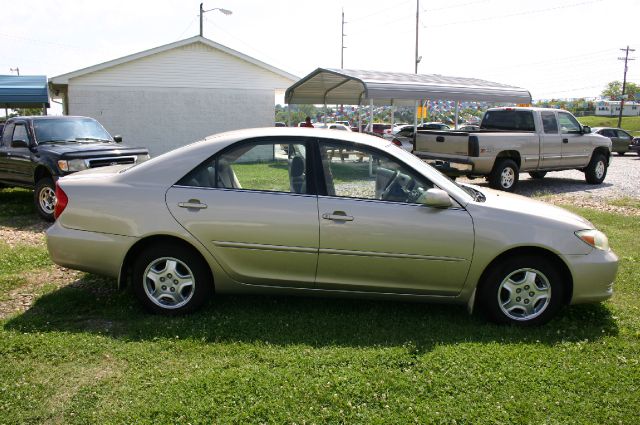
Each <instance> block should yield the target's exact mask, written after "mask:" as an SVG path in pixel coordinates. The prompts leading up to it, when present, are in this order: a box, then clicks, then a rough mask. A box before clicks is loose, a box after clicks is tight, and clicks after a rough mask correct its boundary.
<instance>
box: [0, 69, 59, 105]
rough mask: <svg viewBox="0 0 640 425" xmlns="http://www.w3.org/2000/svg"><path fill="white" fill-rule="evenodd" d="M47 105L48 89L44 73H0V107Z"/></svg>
mask: <svg viewBox="0 0 640 425" xmlns="http://www.w3.org/2000/svg"><path fill="white" fill-rule="evenodd" d="M43 105H46V106H47V107H49V91H48V90H47V77H46V76H45V75H24V76H17V75H0V107H3V108H38V107H42V106H43Z"/></svg>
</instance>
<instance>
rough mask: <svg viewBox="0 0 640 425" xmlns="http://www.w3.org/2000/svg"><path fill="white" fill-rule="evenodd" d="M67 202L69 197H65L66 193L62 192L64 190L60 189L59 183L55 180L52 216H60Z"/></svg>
mask: <svg viewBox="0 0 640 425" xmlns="http://www.w3.org/2000/svg"><path fill="white" fill-rule="evenodd" d="M68 203H69V198H68V197H67V194H66V193H64V190H62V189H61V188H60V185H58V182H56V206H55V207H54V209H53V217H54V218H55V219H57V218H58V217H60V214H62V212H63V211H64V209H65V208H66V207H67V204H68Z"/></svg>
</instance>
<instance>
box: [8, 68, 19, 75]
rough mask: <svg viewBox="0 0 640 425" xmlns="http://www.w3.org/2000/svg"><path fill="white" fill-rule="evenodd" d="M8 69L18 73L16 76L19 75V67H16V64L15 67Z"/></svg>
mask: <svg viewBox="0 0 640 425" xmlns="http://www.w3.org/2000/svg"><path fill="white" fill-rule="evenodd" d="M9 71H11V72H15V73H16V74H18V77H19V76H20V68H18V67H17V66H16V67H15V68H9Z"/></svg>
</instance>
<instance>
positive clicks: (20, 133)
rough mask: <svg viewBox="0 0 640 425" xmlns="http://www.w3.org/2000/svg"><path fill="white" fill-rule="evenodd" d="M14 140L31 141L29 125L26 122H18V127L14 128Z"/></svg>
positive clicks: (12, 139)
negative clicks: (28, 130)
mask: <svg viewBox="0 0 640 425" xmlns="http://www.w3.org/2000/svg"><path fill="white" fill-rule="evenodd" d="M14 140H22V141H24V142H27V143H29V135H28V134H27V127H26V126H25V125H24V124H16V127H15V128H14V129H13V137H12V138H11V141H14Z"/></svg>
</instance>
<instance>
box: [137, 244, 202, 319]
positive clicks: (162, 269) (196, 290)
mask: <svg viewBox="0 0 640 425" xmlns="http://www.w3.org/2000/svg"><path fill="white" fill-rule="evenodd" d="M212 290H213V283H212V281H211V273H210V270H209V266H208V265H207V263H206V262H205V261H204V260H203V259H202V257H200V255H199V254H198V253H197V252H195V251H194V250H193V249H191V248H188V247H186V246H182V245H179V244H175V245H174V244H161V245H157V246H150V247H148V248H146V249H145V250H143V251H142V253H141V254H140V255H139V256H138V258H137V259H136V260H135V263H134V266H133V291H134V293H135V294H136V297H137V298H138V300H139V301H140V303H141V304H142V305H143V307H145V308H146V309H147V310H149V311H151V312H153V313H159V314H165V315H175V314H183V313H190V312H192V311H195V310H197V309H198V308H199V307H201V306H202V305H203V304H204V303H205V302H206V301H207V300H208V299H209V297H210V296H211V293H212V292H213V291H212Z"/></svg>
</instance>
